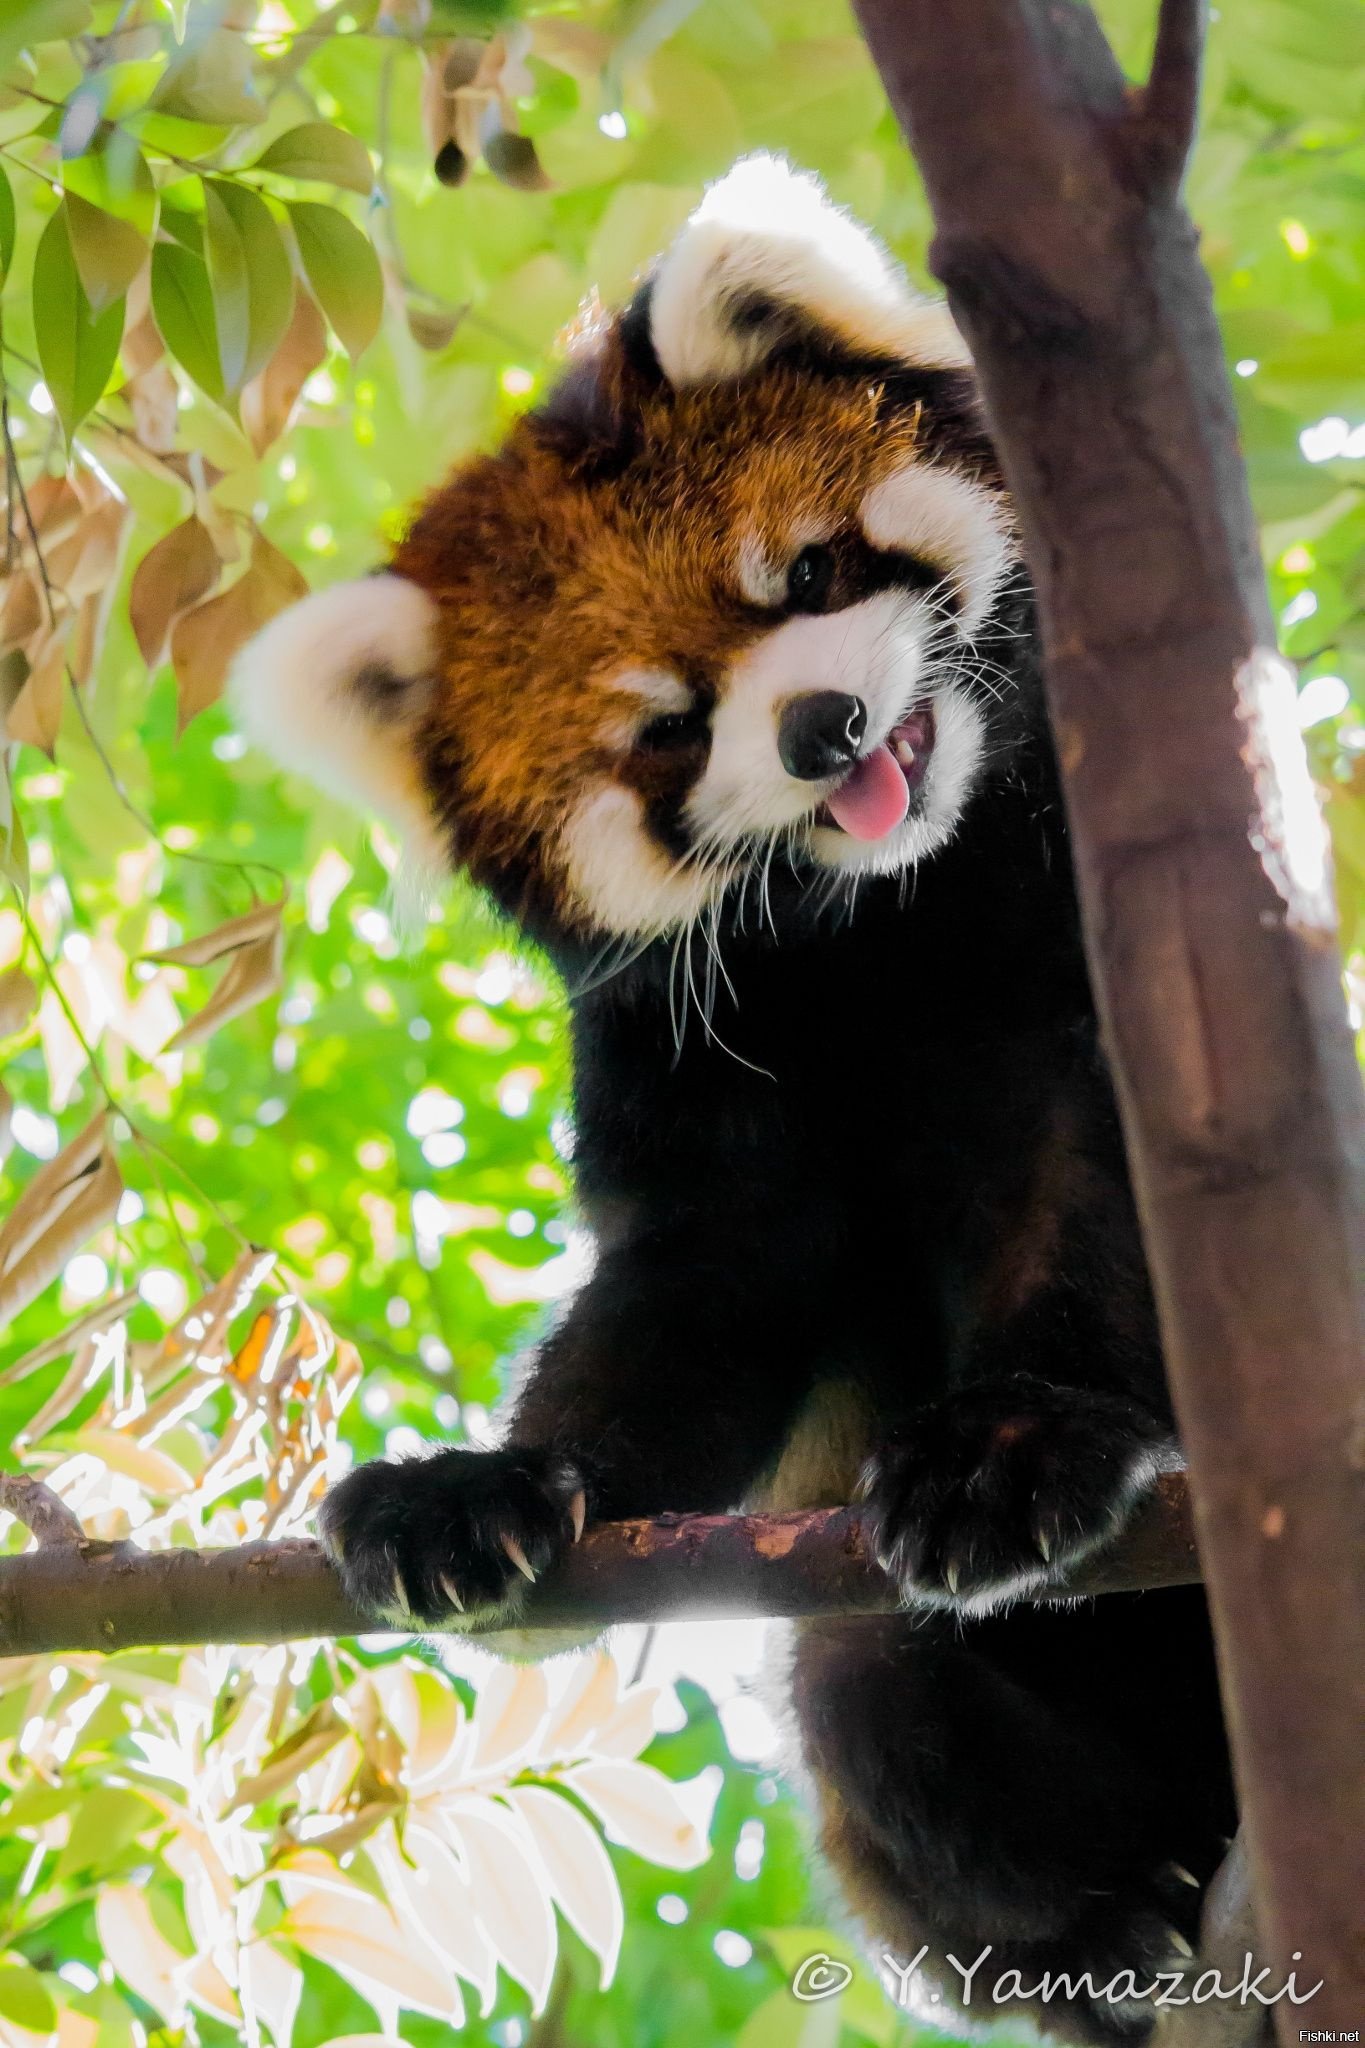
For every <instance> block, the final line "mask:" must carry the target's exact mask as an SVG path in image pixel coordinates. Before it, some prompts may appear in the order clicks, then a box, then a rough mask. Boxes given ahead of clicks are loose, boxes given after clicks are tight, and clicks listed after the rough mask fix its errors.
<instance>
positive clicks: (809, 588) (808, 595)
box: [787, 545, 834, 612]
mask: <svg viewBox="0 0 1365 2048" xmlns="http://www.w3.org/2000/svg"><path fill="white" fill-rule="evenodd" d="M833 582H834V555H833V551H832V550H831V549H829V548H826V547H820V546H818V545H817V546H814V547H809V548H802V550H801V552H800V554H799V555H798V556H797V558H796V560H795V561H794V562H793V563H792V565H791V568H790V569H789V570H788V571H787V603H788V604H789V605H790V606H791V608H792V610H793V611H797V612H822V611H823V610H824V609H825V606H826V604H827V603H828V602H829V593H830V588H831V586H832V584H833Z"/></svg>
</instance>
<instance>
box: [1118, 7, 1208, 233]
mask: <svg viewBox="0 0 1365 2048" xmlns="http://www.w3.org/2000/svg"><path fill="white" fill-rule="evenodd" d="M1204 12H1205V6H1204V0H1161V12H1160V14H1159V15H1158V17H1157V26H1156V46H1155V48H1154V49H1153V51H1152V68H1151V71H1150V73H1149V75H1148V78H1147V83H1146V85H1145V86H1144V87H1143V89H1142V91H1141V93H1139V95H1138V100H1137V109H1136V115H1135V118H1136V122H1137V126H1138V129H1139V131H1140V133H1141V134H1142V137H1143V140H1144V143H1145V147H1146V154H1147V159H1148V163H1149V165H1150V167H1151V173H1152V186H1153V189H1154V190H1156V189H1160V188H1161V187H1165V188H1166V189H1167V191H1169V192H1174V191H1175V190H1176V188H1177V187H1178V186H1179V183H1180V180H1181V178H1182V177H1183V175H1184V171H1185V164H1186V162H1187V160H1188V158H1189V154H1190V151H1191V149H1192V148H1193V147H1194V136H1195V125H1196V120H1197V116H1198V112H1199V72H1200V61H1201V59H1202V56H1203V51H1204Z"/></svg>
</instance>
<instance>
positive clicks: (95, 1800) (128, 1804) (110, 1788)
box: [54, 1785, 160, 1882]
mask: <svg viewBox="0 0 1365 2048" xmlns="http://www.w3.org/2000/svg"><path fill="white" fill-rule="evenodd" d="M159 1821H160V1815H159V1814H158V1813H157V1811H156V1808H155V1807H154V1806H151V1805H149V1803H148V1802H147V1800H145V1799H144V1798H143V1797H142V1796H141V1794H140V1793H137V1792H130V1791H124V1790H123V1789H122V1788H121V1787H119V1786H117V1785H94V1786H92V1787H91V1788H90V1789H89V1790H88V1791H86V1792H84V1793H82V1795H81V1798H80V1800H79V1803H78V1804H77V1805H76V1808H75V1811H74V1812H73V1814H72V1817H71V1832H70V1834H69V1835H68V1837H67V1840H66V1845H65V1847H64V1848H63V1849H62V1850H61V1852H60V1854H59V1855H58V1858H57V1865H56V1870H55V1873H54V1875H55V1877H56V1879H57V1880H58V1881H59V1882H60V1881H61V1880H62V1879H64V1878H68V1877H71V1876H73V1875H75V1874H76V1873H77V1872H78V1871H82V1870H109V1869H111V1868H112V1867H113V1866H114V1865H115V1864H116V1863H117V1862H118V1859H119V1857H120V1856H121V1855H122V1853H123V1851H124V1850H125V1849H126V1848H127V1847H128V1844H129V1843H130V1842H132V1841H135V1840H136V1839H137V1837H138V1835H140V1834H142V1833H143V1832H144V1830H146V1829H148V1828H150V1827H152V1826H154V1825H156V1824H157V1823H159Z"/></svg>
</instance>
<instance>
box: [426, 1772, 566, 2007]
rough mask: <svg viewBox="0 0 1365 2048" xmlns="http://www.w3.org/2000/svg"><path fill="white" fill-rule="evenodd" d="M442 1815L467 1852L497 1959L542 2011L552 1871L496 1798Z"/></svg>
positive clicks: (465, 1803)
mask: <svg viewBox="0 0 1365 2048" xmlns="http://www.w3.org/2000/svg"><path fill="white" fill-rule="evenodd" d="M443 1818H444V1819H445V1821H446V1823H447V1825H448V1826H449V1828H450V1830H451V1833H452V1835H453V1836H454V1837H455V1839H456V1840H457V1841H458V1843H459V1845H460V1848H461V1849H462V1850H463V1852H464V1860H465V1865H466V1868H467V1869H468V1871H469V1882H470V1887H471V1893H472V1897H473V1901H474V1909H475V1911H476V1913H477V1914H478V1917H479V1921H480V1924H481V1925H482V1927H483V1930H484V1932H485V1934H486V1935H487V1936H488V1939H489V1940H490V1941H491V1942H492V1944H493V1947H494V1949H495V1950H496V1952H497V1957H498V1961H499V1962H500V1963H501V1964H502V1966H503V1968H504V1969H505V1970H506V1972H507V1974H508V1976H509V1977H515V1978H516V1981H517V1982H518V1984H520V1985H522V1986H524V1988H525V1989H526V1990H527V1991H528V1992H529V1993H530V1995H531V2004H532V2008H533V2010H534V2011H536V2012H540V2011H541V2010H542V2009H543V2007H544V2004H545V2001H546V1999H547V1998H548V1997H549V1994H550V1982H551V1979H552V1978H553V1976H554V1968H555V1950H556V1936H555V1916H554V1908H553V1906H552V1905H551V1904H550V1897H549V1883H548V1875H547V1873H546V1872H545V1870H544V1869H543V1867H538V1865H537V1860H536V1856H535V1851H534V1848H533V1846H532V1844H531V1842H530V1839H529V1837H527V1836H525V1835H523V1833H522V1830H521V1827H520V1825H519V1824H518V1822H516V1821H515V1820H514V1819H513V1817H512V1815H511V1814H509V1813H508V1812H507V1810H506V1809H505V1808H503V1807H500V1806H498V1805H497V1804H496V1803H495V1802H494V1801H493V1800H491V1799H482V1800H478V1801H475V1800H460V1801H459V1802H458V1803H455V1804H452V1805H451V1806H450V1807H449V1808H447V1809H446V1811H445V1813H444V1815H443Z"/></svg>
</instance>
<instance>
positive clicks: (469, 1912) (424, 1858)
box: [383, 1808, 498, 2012]
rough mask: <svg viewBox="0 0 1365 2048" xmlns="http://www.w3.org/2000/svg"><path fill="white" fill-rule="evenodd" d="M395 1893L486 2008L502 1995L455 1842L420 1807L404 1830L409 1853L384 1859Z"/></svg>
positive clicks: (490, 1947)
mask: <svg viewBox="0 0 1365 2048" xmlns="http://www.w3.org/2000/svg"><path fill="white" fill-rule="evenodd" d="M383 1868H384V1873H385V1876H386V1878H387V1879H388V1881H389V1882H390V1884H391V1886H392V1888H393V1892H394V1896H395V1897H396V1898H400V1899H401V1900H402V1904H403V1909H404V1911H405V1912H406V1913H407V1915H408V1917H409V1918H410V1919H411V1920H413V1921H414V1922H415V1924H416V1925H417V1927H418V1928H420V1930H421V1932H422V1934H423V1935H424V1936H425V1938H426V1939H427V1941H429V1942H430V1943H431V1946H432V1947H433V1948H434V1949H435V1951H436V1953H437V1955H439V1956H443V1957H444V1958H445V1959H446V1961H447V1962H448V1963H449V1965H450V1967H451V1969H452V1970H454V1971H455V1973H456V1974H457V1976H460V1977H462V1978H463V1979H464V1981H465V1983H466V1984H472V1985H473V1986H474V1988H475V1990H476V1991H477V1992H478V1994H479V2001H480V2004H481V2005H482V2007H483V2010H484V2011H485V2012H487V2011H489V2010H490V2008H491V2007H492V2004H493V2001H494V1998H495V1997H496V1995H497V1983H498V1959H497V1956H496V1955H495V1954H494V1952H493V1945H492V1943H491V1942H490V1941H489V1938H488V1936H487V1934H486V1933H485V1932H484V1930H483V1928H482V1926H481V1925H480V1922H479V1916H478V1913H477V1911H476V1910H475V1902H474V1890H473V1886H472V1885H471V1884H470V1882H469V1879H468V1876H467V1875H466V1873H465V1871H464V1869H463V1868H462V1867H461V1865H460V1863H459V1862H458V1861H457V1859H456V1856H455V1852H454V1850H453V1849H452V1848H451V1846H450V1845H449V1844H448V1843H447V1842H445V1841H443V1840H442V1839H441V1838H440V1837H439V1836H438V1835H437V1834H436V1832H435V1830H434V1828H433V1827H428V1826H426V1825H424V1824H423V1818H422V1809H420V1808H419V1809H417V1810H416V1813H415V1815H414V1817H413V1818H411V1819H409V1821H408V1824H407V1826H406V1827H405V1828H404V1830H403V1854H402V1856H401V1857H399V1856H397V1855H396V1854H394V1855H390V1856H388V1857H386V1858H385V1859H384V1864H383Z"/></svg>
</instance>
